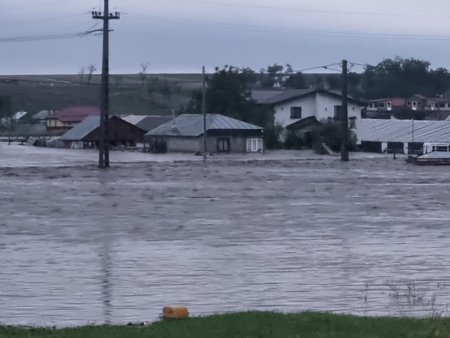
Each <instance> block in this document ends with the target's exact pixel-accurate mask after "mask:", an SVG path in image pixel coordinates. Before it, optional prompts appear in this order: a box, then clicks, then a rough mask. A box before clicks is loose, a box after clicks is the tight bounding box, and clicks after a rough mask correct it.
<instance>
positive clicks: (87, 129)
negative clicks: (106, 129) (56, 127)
mask: <svg viewBox="0 0 450 338" xmlns="http://www.w3.org/2000/svg"><path fill="white" fill-rule="evenodd" d="M99 126H100V116H94V115H91V116H88V117H87V118H86V119H85V120H83V121H82V122H81V123H78V124H77V125H76V126H75V127H73V128H72V129H70V130H68V131H67V132H66V133H65V134H64V135H63V136H61V140H63V141H80V140H82V139H83V138H85V137H86V136H88V135H89V134H90V133H91V132H93V131H94V130H95V129H97V128H98V127H99Z"/></svg>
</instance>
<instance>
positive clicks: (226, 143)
mask: <svg viewBox="0 0 450 338" xmlns="http://www.w3.org/2000/svg"><path fill="white" fill-rule="evenodd" d="M217 152H218V153H229V152H230V139H229V138H218V139H217Z"/></svg>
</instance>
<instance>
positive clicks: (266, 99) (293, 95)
mask: <svg viewBox="0 0 450 338" xmlns="http://www.w3.org/2000/svg"><path fill="white" fill-rule="evenodd" d="M317 93H320V94H323V95H329V96H333V97H337V98H341V93H340V92H335V91H330V90H325V89H311V88H310V89H291V90H285V91H278V93H277V92H273V94H274V95H270V93H269V92H267V93H266V94H265V95H260V94H259V91H253V92H252V98H253V99H254V100H255V101H256V102H257V103H259V104H268V105H274V104H280V103H284V102H288V101H292V100H296V99H300V98H303V97H306V96H309V95H315V94H317ZM348 101H349V102H353V103H356V104H360V105H366V103H365V102H362V101H360V100H356V99H354V98H352V97H350V96H349V97H348Z"/></svg>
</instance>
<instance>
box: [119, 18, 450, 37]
mask: <svg viewBox="0 0 450 338" xmlns="http://www.w3.org/2000/svg"><path fill="white" fill-rule="evenodd" d="M124 14H128V15H131V16H133V17H135V18H140V19H143V20H147V21H151V22H154V21H155V20H164V21H173V22H179V23H183V24H190V25H208V26H216V27H228V28H233V29H239V30H242V29H243V28H247V29H252V30H261V31H265V32H283V33H291V34H302V35H303V36H304V35H305V34H309V35H323V36H333V37H342V38H355V39H359V38H369V39H392V40H435V41H447V40H450V35H431V34H430V35H423V34H395V33H392V34H389V33H358V32H343V31H325V30H311V29H302V28H299V29H291V28H281V27H267V26H259V25H248V24H236V23H226V22H212V21H206V20H192V19H184V18H176V17H169V16H157V15H141V14H136V13H132V12H127V13H124Z"/></svg>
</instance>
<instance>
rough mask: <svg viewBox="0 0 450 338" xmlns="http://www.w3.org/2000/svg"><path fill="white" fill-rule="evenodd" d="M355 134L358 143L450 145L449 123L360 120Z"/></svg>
mask: <svg viewBox="0 0 450 338" xmlns="http://www.w3.org/2000/svg"><path fill="white" fill-rule="evenodd" d="M355 132H356V136H357V138H358V142H361V141H371V142H403V143H407V142H420V143H425V142H441V143H450V121H416V120H380V119H361V120H358V121H357V124H356V129H355Z"/></svg>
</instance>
